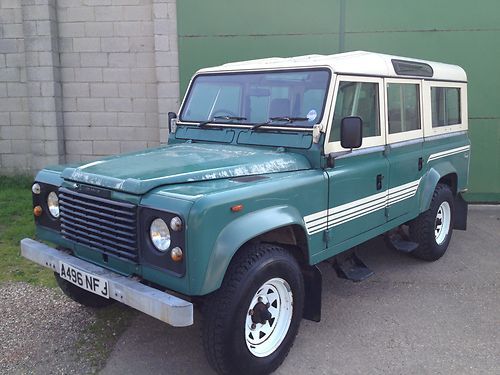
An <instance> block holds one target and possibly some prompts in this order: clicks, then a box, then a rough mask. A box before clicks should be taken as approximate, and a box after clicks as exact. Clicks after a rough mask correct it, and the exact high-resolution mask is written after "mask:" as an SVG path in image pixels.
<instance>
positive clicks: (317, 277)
mask: <svg viewBox="0 0 500 375" xmlns="http://www.w3.org/2000/svg"><path fill="white" fill-rule="evenodd" d="M302 276H303V277H304V289H305V290H304V291H305V294H306V296H305V297H306V298H305V301H304V312H303V315H302V317H303V318H304V319H307V320H312V321H313V322H319V321H320V320H321V291H322V284H323V282H322V279H323V277H322V276H321V271H320V270H319V268H318V267H317V266H310V267H307V268H303V269H302Z"/></svg>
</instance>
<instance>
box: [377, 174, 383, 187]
mask: <svg viewBox="0 0 500 375" xmlns="http://www.w3.org/2000/svg"><path fill="white" fill-rule="evenodd" d="M383 179H384V176H383V175H381V174H378V175H377V190H380V189H382V180H383Z"/></svg>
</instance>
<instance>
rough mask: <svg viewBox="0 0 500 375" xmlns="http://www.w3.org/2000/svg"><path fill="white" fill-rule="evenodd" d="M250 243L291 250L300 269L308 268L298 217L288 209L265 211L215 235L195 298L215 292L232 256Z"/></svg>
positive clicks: (255, 213) (245, 216) (272, 208)
mask: <svg viewBox="0 0 500 375" xmlns="http://www.w3.org/2000/svg"><path fill="white" fill-rule="evenodd" d="M289 235H290V236H291V237H292V238H291V239H290V238H289ZM252 241H261V242H271V243H278V244H281V245H283V246H284V247H286V248H289V249H292V250H291V253H292V254H293V255H294V257H295V258H296V259H297V260H298V262H299V264H300V265H301V266H302V265H307V264H308V261H309V252H308V240H307V234H306V231H305V228H304V220H303V218H302V215H301V214H300V213H299V211H298V210H297V209H296V208H294V207H290V206H275V207H268V208H265V209H262V210H258V211H254V212H251V213H248V214H246V215H244V216H241V217H239V218H238V219H236V220H233V221H231V222H230V223H229V224H228V225H227V226H226V227H225V228H224V229H223V230H222V231H221V232H220V233H219V235H218V237H217V239H216V241H215V245H214V247H213V249H212V254H211V256H210V259H209V262H208V265H207V268H206V272H205V277H204V280H203V283H202V285H201V286H200V288H201V290H200V291H199V293H197V294H199V295H204V294H208V293H211V292H213V291H215V290H216V289H218V288H219V287H220V286H221V284H222V281H223V279H224V275H225V274H226V270H227V268H228V266H229V264H230V262H231V261H232V259H233V258H234V256H235V254H236V253H237V252H238V250H240V249H241V248H243V247H244V246H245V245H246V244H248V243H250V242H252Z"/></svg>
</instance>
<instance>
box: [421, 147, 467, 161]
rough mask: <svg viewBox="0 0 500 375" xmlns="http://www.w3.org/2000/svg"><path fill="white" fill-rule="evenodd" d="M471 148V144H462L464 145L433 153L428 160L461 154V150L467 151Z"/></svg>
mask: <svg viewBox="0 0 500 375" xmlns="http://www.w3.org/2000/svg"><path fill="white" fill-rule="evenodd" d="M469 150H470V146H462V147H457V148H452V149H451V150H445V151H441V152H437V153H435V154H431V155H430V156H429V159H427V162H430V161H432V160H436V159H440V158H444V157H447V156H451V155H455V154H459V153H461V152H465V151H469Z"/></svg>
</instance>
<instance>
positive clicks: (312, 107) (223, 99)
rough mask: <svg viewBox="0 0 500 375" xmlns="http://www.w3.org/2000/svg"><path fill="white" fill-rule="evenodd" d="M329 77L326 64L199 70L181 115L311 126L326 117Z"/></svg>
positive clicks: (191, 118)
mask: <svg viewBox="0 0 500 375" xmlns="http://www.w3.org/2000/svg"><path fill="white" fill-rule="evenodd" d="M329 82H330V72H329V70H327V69H307V70H306V69H303V70H285V71H267V72H255V73H254V72H252V73H222V74H201V75H199V76H197V77H196V78H195V80H194V82H193V84H192V85H191V88H190V90H189V93H188V96H187V98H186V101H185V104H184V107H183V108H182V112H181V114H180V120H181V121H189V122H206V121H210V122H214V123H221V124H230V123H233V124H250V125H256V124H261V125H262V123H266V125H267V123H269V124H270V125H271V126H275V125H276V126H277V125H279V126H291V127H310V126H313V125H314V124H317V123H319V122H320V121H321V118H322V117H323V111H324V107H325V101H326V94H327V91H328V85H329Z"/></svg>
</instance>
